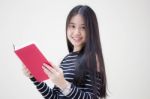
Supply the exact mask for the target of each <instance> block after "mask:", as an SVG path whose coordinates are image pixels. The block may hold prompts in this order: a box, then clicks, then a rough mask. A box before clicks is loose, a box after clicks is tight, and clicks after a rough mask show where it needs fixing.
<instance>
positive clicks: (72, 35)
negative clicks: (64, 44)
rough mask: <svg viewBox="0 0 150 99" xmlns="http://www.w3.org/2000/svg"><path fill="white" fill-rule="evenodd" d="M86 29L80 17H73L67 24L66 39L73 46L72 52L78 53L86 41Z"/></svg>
mask: <svg viewBox="0 0 150 99" xmlns="http://www.w3.org/2000/svg"><path fill="white" fill-rule="evenodd" d="M85 29H86V27H85V22H84V19H83V17H82V16H81V15H79V14H77V15H75V16H73V17H72V18H71V20H70V22H69V24H68V28H67V38H68V39H69V41H70V42H71V44H72V45H73V46H74V51H80V50H81V48H82V47H83V45H84V44H85V41H86V30H85Z"/></svg>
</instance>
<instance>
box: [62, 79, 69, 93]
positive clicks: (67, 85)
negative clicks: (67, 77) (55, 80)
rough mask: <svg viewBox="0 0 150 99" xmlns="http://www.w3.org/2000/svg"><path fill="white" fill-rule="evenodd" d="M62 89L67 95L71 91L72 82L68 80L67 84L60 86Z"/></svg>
mask: <svg viewBox="0 0 150 99" xmlns="http://www.w3.org/2000/svg"><path fill="white" fill-rule="evenodd" d="M60 89H61V92H62V93H63V94H64V95H67V94H69V93H70V92H71V83H69V82H68V81H66V82H65V85H64V86H63V87H62V88H60Z"/></svg>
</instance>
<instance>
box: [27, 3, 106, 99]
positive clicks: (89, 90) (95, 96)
mask: <svg viewBox="0 0 150 99" xmlns="http://www.w3.org/2000/svg"><path fill="white" fill-rule="evenodd" d="M66 39H67V44H68V50H69V54H68V55H66V57H64V59H63V60H62V62H61V64H60V67H58V66H55V65H52V67H50V66H48V65H47V64H43V70H44V72H45V73H46V74H47V75H48V76H49V77H50V79H51V81H52V82H53V83H54V85H55V86H54V88H53V89H51V88H50V87H48V86H47V84H46V83H44V82H38V81H36V79H35V78H34V77H32V75H30V72H29V71H28V70H27V68H24V70H25V73H26V75H28V76H29V77H30V79H31V81H33V83H34V85H35V86H36V88H37V89H38V91H39V92H40V93H41V94H42V95H43V97H44V98H45V99H99V98H106V95H107V93H106V73H105V66H104V60H103V54H102V48H101V43H100V36H99V28H98V22H97V18H96V15H95V13H94V11H93V10H92V9H91V8H90V7H89V6H86V5H85V6H84V5H78V6H76V7H74V8H73V9H72V10H71V11H70V13H69V15H68V17H67V21H66Z"/></svg>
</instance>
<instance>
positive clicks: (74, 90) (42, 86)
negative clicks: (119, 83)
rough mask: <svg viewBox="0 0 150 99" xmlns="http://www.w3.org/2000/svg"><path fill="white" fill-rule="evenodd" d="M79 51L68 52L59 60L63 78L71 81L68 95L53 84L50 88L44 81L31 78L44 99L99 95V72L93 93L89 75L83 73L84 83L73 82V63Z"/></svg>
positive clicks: (89, 98)
mask: <svg viewBox="0 0 150 99" xmlns="http://www.w3.org/2000/svg"><path fill="white" fill-rule="evenodd" d="M78 55H79V53H77V52H72V53H69V54H68V55H67V56H66V57H65V58H64V59H63V60H62V62H61V64H60V68H62V69H63V73H64V78H65V79H66V80H67V81H68V82H70V83H71V91H70V93H69V94H68V95H66V96H65V95H64V94H63V93H62V92H61V90H60V89H59V88H58V87H57V86H54V88H53V89H51V88H50V87H49V86H48V85H47V84H46V83H45V82H38V81H36V79H35V78H31V81H33V82H34V85H35V86H36V88H37V89H38V91H39V92H40V93H41V94H42V96H43V97H44V98H45V99H98V97H99V96H100V88H101V83H100V82H101V79H100V75H99V73H97V74H98V76H97V77H96V81H97V83H96V85H95V86H96V88H97V92H96V93H93V91H92V86H93V85H92V83H91V80H90V75H89V74H87V75H85V78H86V79H85V83H84V84H82V85H75V84H74V83H73V80H74V77H75V63H76V61H77V59H78V58H77V57H78Z"/></svg>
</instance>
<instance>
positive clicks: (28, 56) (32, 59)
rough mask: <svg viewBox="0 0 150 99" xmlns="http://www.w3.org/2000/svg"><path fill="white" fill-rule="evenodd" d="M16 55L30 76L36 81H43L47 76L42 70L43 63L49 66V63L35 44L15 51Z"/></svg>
mask: <svg viewBox="0 0 150 99" xmlns="http://www.w3.org/2000/svg"><path fill="white" fill-rule="evenodd" d="M15 53H16V55H17V56H18V57H19V58H20V60H21V61H22V62H23V64H24V65H25V66H26V67H27V68H28V69H29V71H30V72H31V74H32V75H33V76H34V77H35V78H36V80H37V81H40V82H41V81H44V80H47V79H48V76H47V75H46V74H45V73H44V71H43V69H42V65H43V63H46V64H49V65H51V64H50V63H49V61H48V60H47V59H46V58H45V57H44V55H43V54H42V53H41V51H40V50H39V49H38V48H37V46H36V45H35V44H30V45H27V46H25V47H23V48H20V49H18V50H15Z"/></svg>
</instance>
